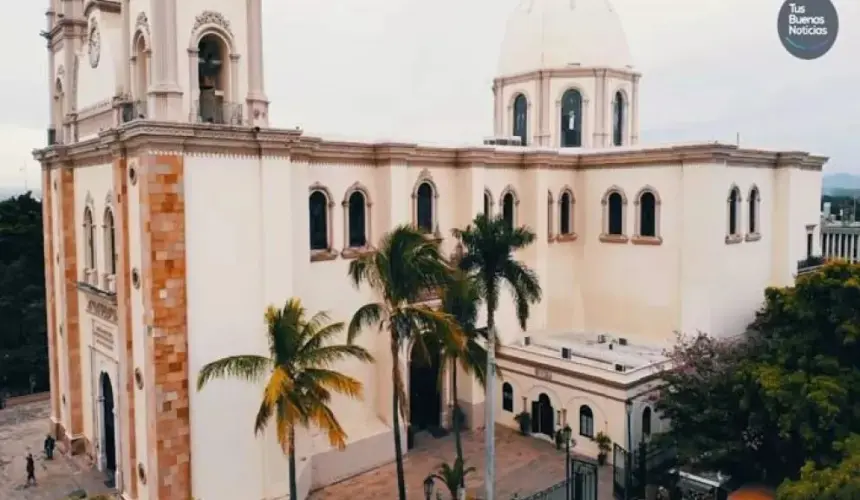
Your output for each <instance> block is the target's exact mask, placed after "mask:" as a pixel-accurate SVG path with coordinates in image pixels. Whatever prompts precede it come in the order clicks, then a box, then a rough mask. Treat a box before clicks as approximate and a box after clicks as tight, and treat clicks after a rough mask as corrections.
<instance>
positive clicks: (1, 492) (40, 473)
mask: <svg viewBox="0 0 860 500" xmlns="http://www.w3.org/2000/svg"><path fill="white" fill-rule="evenodd" d="M49 419H50V402H49V401H38V402H33V403H25V404H20V405H15V406H11V407H9V408H6V409H3V410H0V499H2V500H62V499H64V498H65V497H66V496H67V495H68V494H69V493H71V492H73V491H75V490H77V489H79V488H80V489H84V490H86V492H87V493H88V494H89V495H90V496H92V495H95V494H98V493H107V492H109V491H110V490H109V489H108V488H106V487H105V485H104V482H103V479H102V475H101V474H100V473H99V472H98V471H96V470H93V469H91V468H89V467H87V465H86V464H85V463H84V462H83V461H82V460H79V459H78V458H77V457H75V458H67V457H65V456H63V455H62V454H61V453H60V452H59V450H55V452H54V459H53V460H46V459H45V453H44V451H42V450H43V442H44V440H45V436H46V435H47V431H48V428H49V426H50V424H49V421H50V420H49ZM28 452H29V453H32V454H33V458H34V459H35V461H36V481H37V484H36V485H35V486H30V487H27V486H25V483H26V479H27V472H26V469H25V467H26V462H25V458H26V456H27V453H28Z"/></svg>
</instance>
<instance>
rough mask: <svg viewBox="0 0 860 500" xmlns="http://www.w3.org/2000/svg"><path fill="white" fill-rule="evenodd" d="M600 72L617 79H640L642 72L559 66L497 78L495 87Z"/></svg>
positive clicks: (590, 75) (588, 75)
mask: <svg viewBox="0 0 860 500" xmlns="http://www.w3.org/2000/svg"><path fill="white" fill-rule="evenodd" d="M598 72H602V74H605V75H606V76H608V77H611V78H617V79H621V80H623V79H629V80H638V79H639V78H640V77H641V76H642V74H641V73H638V72H636V71H633V70H630V69H618V68H606V67H574V68H558V69H542V70H535V71H528V72H526V73H518V74H516V75H508V76H502V77H498V78H495V79H494V80H493V87H494V88H496V87H501V86H504V85H511V84H515V83H522V82H528V81H532V80H540V79H542V78H582V77H586V78H595V75H596V74H597V73H598Z"/></svg>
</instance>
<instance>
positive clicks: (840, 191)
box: [821, 173, 860, 196]
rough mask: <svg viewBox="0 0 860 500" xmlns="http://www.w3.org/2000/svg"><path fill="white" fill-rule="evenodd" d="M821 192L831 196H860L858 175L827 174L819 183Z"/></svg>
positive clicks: (859, 178) (859, 176) (859, 177)
mask: <svg viewBox="0 0 860 500" xmlns="http://www.w3.org/2000/svg"><path fill="white" fill-rule="evenodd" d="M821 191H822V193H823V194H829V195H831V196H856V195H858V194H860V175H854V174H845V173H838V174H827V175H825V176H824V178H823V179H822V181H821Z"/></svg>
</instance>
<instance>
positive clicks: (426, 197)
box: [415, 182, 435, 233]
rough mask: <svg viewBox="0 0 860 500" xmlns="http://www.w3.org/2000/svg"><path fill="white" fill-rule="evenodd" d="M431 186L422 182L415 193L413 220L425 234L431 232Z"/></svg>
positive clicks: (432, 195)
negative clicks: (414, 219)
mask: <svg viewBox="0 0 860 500" xmlns="http://www.w3.org/2000/svg"><path fill="white" fill-rule="evenodd" d="M434 195H435V193H434V192H433V186H431V185H430V183H429V182H422V183H421V185H420V186H418V191H417V192H416V198H417V199H416V209H415V218H416V219H417V220H416V223H417V225H418V229H420V230H421V231H423V232H425V233H432V232H433V216H434V214H433V208H434V207H433V197H434Z"/></svg>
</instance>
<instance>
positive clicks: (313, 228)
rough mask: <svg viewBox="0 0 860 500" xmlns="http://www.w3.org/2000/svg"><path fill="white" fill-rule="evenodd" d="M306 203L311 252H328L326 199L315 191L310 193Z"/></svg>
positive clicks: (319, 192) (321, 193)
mask: <svg viewBox="0 0 860 500" xmlns="http://www.w3.org/2000/svg"><path fill="white" fill-rule="evenodd" d="M308 203H309V207H308V211H309V215H310V232H311V233H310V237H311V250H328V249H329V241H328V239H329V238H328V197H327V196H326V195H325V193H323V192H322V191H320V190H315V191H312V192H311V194H310V196H309V198H308Z"/></svg>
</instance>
